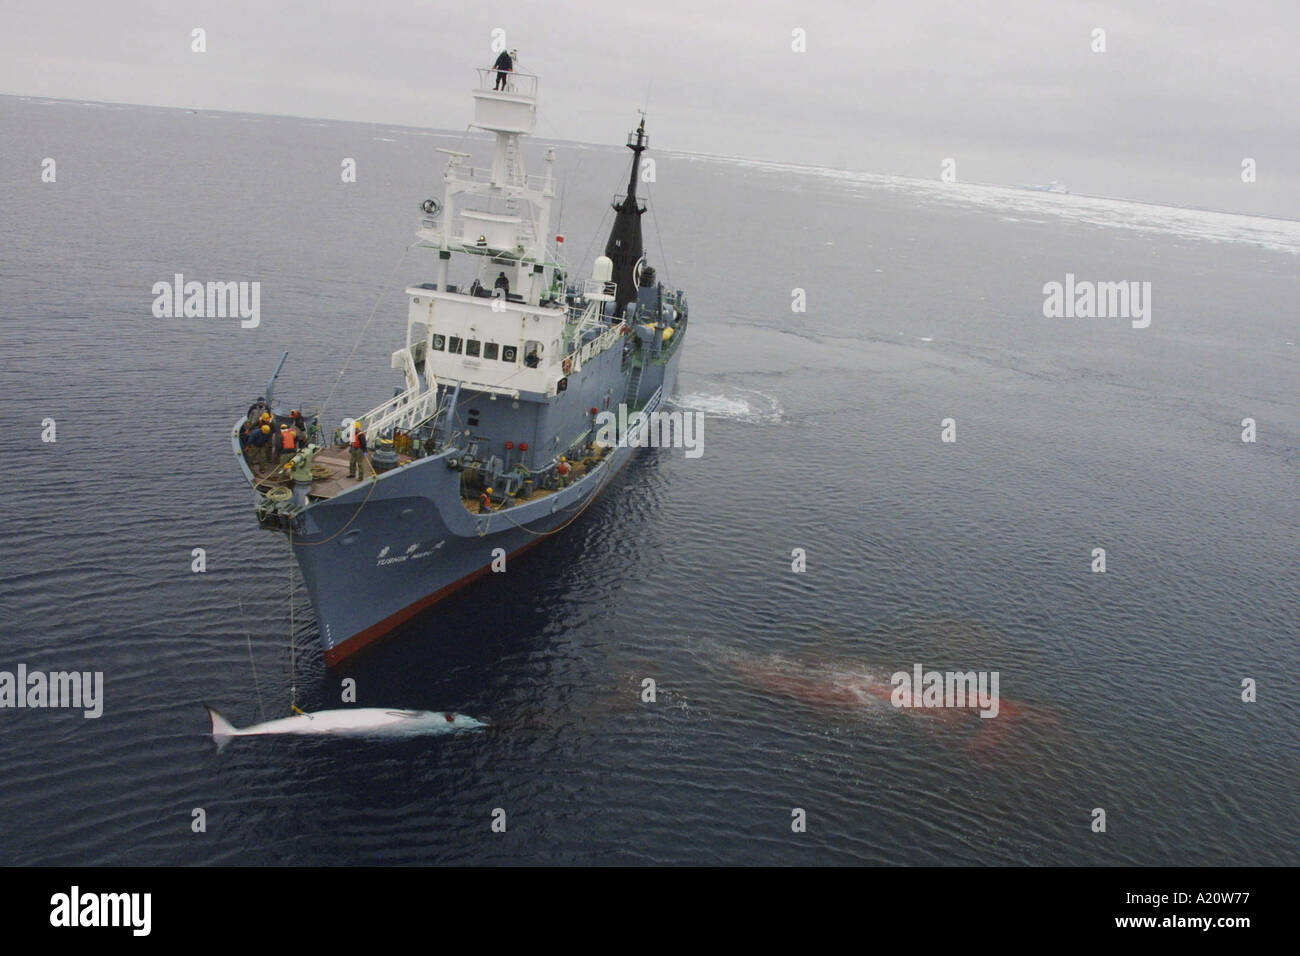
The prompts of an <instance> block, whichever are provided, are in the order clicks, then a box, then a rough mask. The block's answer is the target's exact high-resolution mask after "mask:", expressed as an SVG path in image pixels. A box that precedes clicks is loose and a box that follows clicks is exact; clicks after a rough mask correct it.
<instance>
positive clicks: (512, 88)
mask: <svg viewBox="0 0 1300 956" xmlns="http://www.w3.org/2000/svg"><path fill="white" fill-rule="evenodd" d="M475 72H476V73H478V92H480V93H500V92H502V91H501V90H498V89H496V85H497V74H498V73H500V72H502V71H501V70H498V69H497V68H496V67H495V66H487V67H477V68H475ZM505 74H506V88H505V92H506V93H517V94H519V95H520V96H534V97H535V96H536V95H537V74H536V73H519V72H517V71H515V70H506V71H505Z"/></svg>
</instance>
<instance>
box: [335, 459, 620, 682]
mask: <svg viewBox="0 0 1300 956" xmlns="http://www.w3.org/2000/svg"><path fill="white" fill-rule="evenodd" d="M634 455H635V452H633V454H632V455H628V456H627V457H626V458H624V459H623V463H622V464H621V465H619V466H618V471H616V472H614V474H613V475H611V476H610V478H609V483H611V484H612V483H613V481H614V479H615V478H617V477H618V476H619V475H620V474H621V473H622V471H623V469H624V468H626V467H627V466H628V465H629V464H631V462H632V458H633V457H634ZM607 489H608V484H607V485H606V487H605V488H601V489H599V491H598V492H597V494H599V493H601V492H604V491H606V490H607ZM550 536H551V534H550V533H546V534H544V535H543V536H542V537H539V538H538V539H537V540H536V541H530V542H528V543H527V544H526V545H524V546H523V547H522V548H519V549H518V550H517V551H512V552H510V554H508V555H506V558H507V560H508V559H510V558H513V557H514V556H515V555H516V554H523V553H524V552H525V551H527V550H528V549H529V548H531V547H533V546H534V545H538V544H541V543H542V542H543V541H545V540H546V539H547V538H549V537H550ZM490 570H492V565H491V564H486V565H484V566H483V567H481V568H479V569H478V570H477V571H474V572H472V573H470V574H467V575H465V577H463V578H461V579H460V580H459V581H453V582H452V583H451V584H448V585H447V586H446V587H445V588H440V589H439V590H437V591H434V592H433V593H432V594H429V595H427V596H425V597H422V598H420V600H418V601H416V602H415V603H414V604H408V605H407V606H406V607H404V608H402V609H401V610H400V611H396V612H394V613H392V614H390V615H388V617H386V618H384V619H383V620H382V621H377V622H376V623H374V624H371V625H370V626H369V627H368V628H366V629H365V630H364V631H358V632H357V633H355V634H353V635H352V636H351V637H349V638H348V639H347V640H345V641H344V642H343V643H341V644H335V645H334V646H333V647H331V648H330V649H329V650H327V651H326V652H325V664H326V666H328V667H336V666H338V665H339V664H341V663H343V662H344V661H345V660H347V659H348V658H350V657H352V656H354V655H355V654H356V653H357V652H358V651H360V650H361V649H362V648H365V647H368V646H370V645H371V644H373V643H375V641H377V640H379V639H380V638H381V637H383V636H384V635H385V634H387V633H388V632H390V631H392V630H393V629H394V628H395V627H397V626H398V625H399V624H404V623H405V622H406V621H409V620H410V619H411V618H413V617H415V615H417V614H419V613H420V612H421V611H424V610H426V609H428V608H431V607H433V605H435V604H437V603H438V602H439V601H441V600H442V599H443V598H445V597H447V596H448V595H449V594H451V593H452V592H453V591H458V590H460V589H461V588H463V587H464V586H465V585H467V584H470V583H472V582H474V581H477V580H478V579H479V578H481V577H482V576H483V575H485V574H487V573H488V572H489V571H490Z"/></svg>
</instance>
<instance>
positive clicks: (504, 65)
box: [492, 50, 518, 90]
mask: <svg viewBox="0 0 1300 956" xmlns="http://www.w3.org/2000/svg"><path fill="white" fill-rule="evenodd" d="M511 52H512V53H513V52H518V51H511ZM492 68H493V69H494V70H496V71H497V85H496V86H495V87H493V89H494V90H504V89H505V88H506V74H507V73H510V72H512V71H513V70H514V68H515V61H514V60H513V59H512V58H511V56H510V53H507V52H506V51H505V50H502V51H501V55H500V56H499V57H497V61H496V62H495V63H493V64H492Z"/></svg>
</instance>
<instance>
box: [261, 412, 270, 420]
mask: <svg viewBox="0 0 1300 956" xmlns="http://www.w3.org/2000/svg"><path fill="white" fill-rule="evenodd" d="M270 420H271V413H270V412H262V421H264V422H269V421H270Z"/></svg>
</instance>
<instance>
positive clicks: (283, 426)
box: [280, 422, 289, 432]
mask: <svg viewBox="0 0 1300 956" xmlns="http://www.w3.org/2000/svg"><path fill="white" fill-rule="evenodd" d="M288 430H289V425H288V423H287V422H286V423H285V424H283V425H281V426H280V431H282V432H287V431H288Z"/></svg>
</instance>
